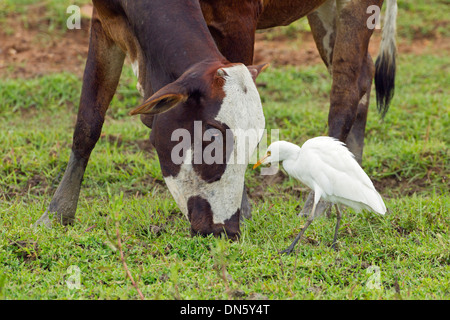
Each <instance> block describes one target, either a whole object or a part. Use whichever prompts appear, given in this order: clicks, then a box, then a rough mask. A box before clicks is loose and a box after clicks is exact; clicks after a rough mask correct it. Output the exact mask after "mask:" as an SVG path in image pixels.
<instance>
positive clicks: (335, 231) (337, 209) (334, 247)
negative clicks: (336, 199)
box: [331, 204, 342, 250]
mask: <svg viewBox="0 0 450 320" xmlns="http://www.w3.org/2000/svg"><path fill="white" fill-rule="evenodd" d="M334 206H335V207H336V219H337V222H336V228H335V229H334V239H333V244H332V245H331V247H332V248H333V249H334V250H336V240H337V234H338V230H339V225H340V224H341V216H342V215H341V211H340V210H339V206H338V205H337V204H335V205H334Z"/></svg>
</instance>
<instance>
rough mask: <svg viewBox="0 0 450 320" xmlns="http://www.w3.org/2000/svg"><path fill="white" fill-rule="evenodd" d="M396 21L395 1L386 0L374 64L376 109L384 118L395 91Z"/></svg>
mask: <svg viewBox="0 0 450 320" xmlns="http://www.w3.org/2000/svg"><path fill="white" fill-rule="evenodd" d="M396 20H397V0H388V1H387V8H386V14H385V20H384V26H383V35H382V39H381V45H380V54H379V55H378V57H377V60H376V62H375V90H376V95H377V107H378V112H379V113H380V114H381V117H382V118H384V116H385V115H386V112H387V111H388V109H389V104H390V103H391V100H392V97H393V96H394V89H395V70H396V63H395V56H396V54H397V46H396V43H395V35H396Z"/></svg>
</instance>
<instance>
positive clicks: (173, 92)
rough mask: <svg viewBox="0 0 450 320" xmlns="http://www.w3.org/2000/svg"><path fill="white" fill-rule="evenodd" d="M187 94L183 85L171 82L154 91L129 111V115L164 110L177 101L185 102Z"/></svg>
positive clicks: (171, 106)
mask: <svg viewBox="0 0 450 320" xmlns="http://www.w3.org/2000/svg"><path fill="white" fill-rule="evenodd" d="M188 97H189V95H188V94H187V92H186V90H185V89H184V87H183V86H181V85H180V84H179V83H177V82H172V83H169V84H168V85H166V86H165V87H162V88H161V89H159V90H158V91H157V92H155V93H154V94H153V95H152V96H151V97H150V98H148V99H147V100H145V102H144V103H143V104H141V105H140V106H139V107H137V108H135V109H134V110H132V111H130V113H129V114H130V115H135V114H150V115H155V114H159V113H162V112H166V111H167V110H169V109H172V108H173V107H175V106H177V105H178V104H179V103H182V102H185V101H186V100H187V99H188Z"/></svg>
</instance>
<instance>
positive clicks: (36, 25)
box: [0, 5, 450, 78]
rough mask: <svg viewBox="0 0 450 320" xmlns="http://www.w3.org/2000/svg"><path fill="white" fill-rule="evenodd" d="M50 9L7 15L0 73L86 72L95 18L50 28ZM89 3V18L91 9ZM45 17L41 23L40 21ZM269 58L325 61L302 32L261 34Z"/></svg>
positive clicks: (375, 44)
mask: <svg viewBox="0 0 450 320" xmlns="http://www.w3.org/2000/svg"><path fill="white" fill-rule="evenodd" d="M42 10H45V8H44V6H38V5H36V8H35V9H34V10H30V12H32V15H35V16H37V17H33V16H32V15H30V14H29V15H28V16H27V19H28V20H27V27H25V26H24V23H23V22H22V19H21V18H20V16H19V15H17V16H15V15H10V16H9V17H7V18H6V23H7V25H8V30H9V31H5V30H0V77H12V78H31V77H36V76H40V75H44V74H48V73H53V72H62V71H66V72H71V73H74V74H76V75H78V76H80V77H81V76H82V74H83V70H84V65H85V61H86V57H87V52H88V44H89V19H88V18H83V19H82V22H81V29H80V30H76V29H75V30H67V31H66V32H65V33H61V32H59V31H55V32H48V31H43V30H46V28H45V25H44V26H42V24H43V23H44V24H45V21H44V22H43V21H41V20H39V19H38V17H39V15H42V14H43V13H44V12H42ZM91 10H92V9H91V7H90V6H84V7H83V8H82V11H83V13H84V16H86V15H87V16H88V15H89V13H90V12H91ZM36 21H39V22H36ZM380 40H381V33H380V32H379V31H376V33H375V34H374V36H373V37H372V41H371V43H370V46H369V51H370V53H371V55H372V56H373V57H376V56H377V54H378V48H379V45H380ZM398 49H399V54H402V53H408V54H418V55H420V54H428V53H437V54H442V55H445V54H448V52H449V51H450V42H449V41H443V40H442V39H441V40H439V39H424V38H421V37H419V38H418V39H416V40H414V41H412V42H405V41H400V42H399V44H398ZM265 62H269V63H270V64H271V65H272V66H283V65H311V64H321V63H322V60H321V58H320V56H319V54H318V52H317V49H316V46H315V43H314V40H313V37H312V35H311V34H310V33H300V34H299V35H298V37H297V38H296V39H292V38H290V37H286V36H278V37H275V38H272V39H270V40H268V39H267V37H266V35H265V34H264V32H262V33H258V34H257V35H256V44H255V60H254V63H255V64H260V63H265Z"/></svg>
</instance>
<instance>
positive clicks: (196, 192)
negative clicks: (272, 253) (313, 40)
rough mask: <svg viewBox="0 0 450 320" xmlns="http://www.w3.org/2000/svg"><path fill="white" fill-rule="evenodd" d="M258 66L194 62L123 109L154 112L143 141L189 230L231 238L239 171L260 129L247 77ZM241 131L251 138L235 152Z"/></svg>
mask: <svg viewBox="0 0 450 320" xmlns="http://www.w3.org/2000/svg"><path fill="white" fill-rule="evenodd" d="M263 68H264V66H249V67H246V66H244V65H243V64H225V65H224V64H220V63H210V64H208V63H201V64H196V65H194V66H193V67H192V68H190V69H189V70H187V71H186V72H185V73H183V75H182V76H181V77H180V78H178V79H177V80H176V81H174V82H172V83H170V84H168V85H166V86H165V87H163V88H161V89H160V90H158V91H157V92H156V93H155V94H153V95H152V96H151V97H150V98H148V99H147V100H146V101H145V102H144V103H143V104H142V105H141V106H139V107H138V108H136V109H135V110H133V111H132V112H131V114H150V115H154V119H153V124H152V132H151V136H150V139H151V142H152V144H153V145H154V147H155V148H156V151H157V153H158V157H159V161H160V165H161V171H162V174H163V176H164V179H165V181H166V184H167V186H168V188H169V190H170V192H171V193H172V195H173V197H174V199H175V201H176V202H177V204H178V206H179V208H180V209H181V211H182V212H183V213H184V214H185V216H186V217H187V218H188V219H189V221H190V223H191V232H192V234H194V235H195V234H200V235H208V234H214V235H219V234H221V233H222V232H224V231H225V232H226V234H227V236H228V237H229V238H231V239H236V238H237V237H238V236H239V233H240V229H239V222H240V215H241V201H242V196H243V190H244V175H245V170H246V168H247V165H248V162H249V157H250V155H251V154H252V153H253V151H254V150H255V148H256V147H257V143H258V142H259V139H260V138H261V135H262V130H263V129H264V127H265V121H264V114H263V110H262V106H261V101H260V97H259V94H258V91H257V89H256V85H255V82H254V81H255V79H256V77H257V75H258V74H259V72H260V71H261V70H262V69H263ZM251 129H252V130H254V131H249V130H251ZM248 132H256V134H257V135H258V137H257V139H246V140H247V147H246V148H245V150H244V152H245V153H246V154H245V155H243V154H242V151H243V148H241V147H242V145H241V144H240V142H239V143H238V140H239V136H242V133H244V134H246V133H248ZM238 147H239V150H238Z"/></svg>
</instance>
